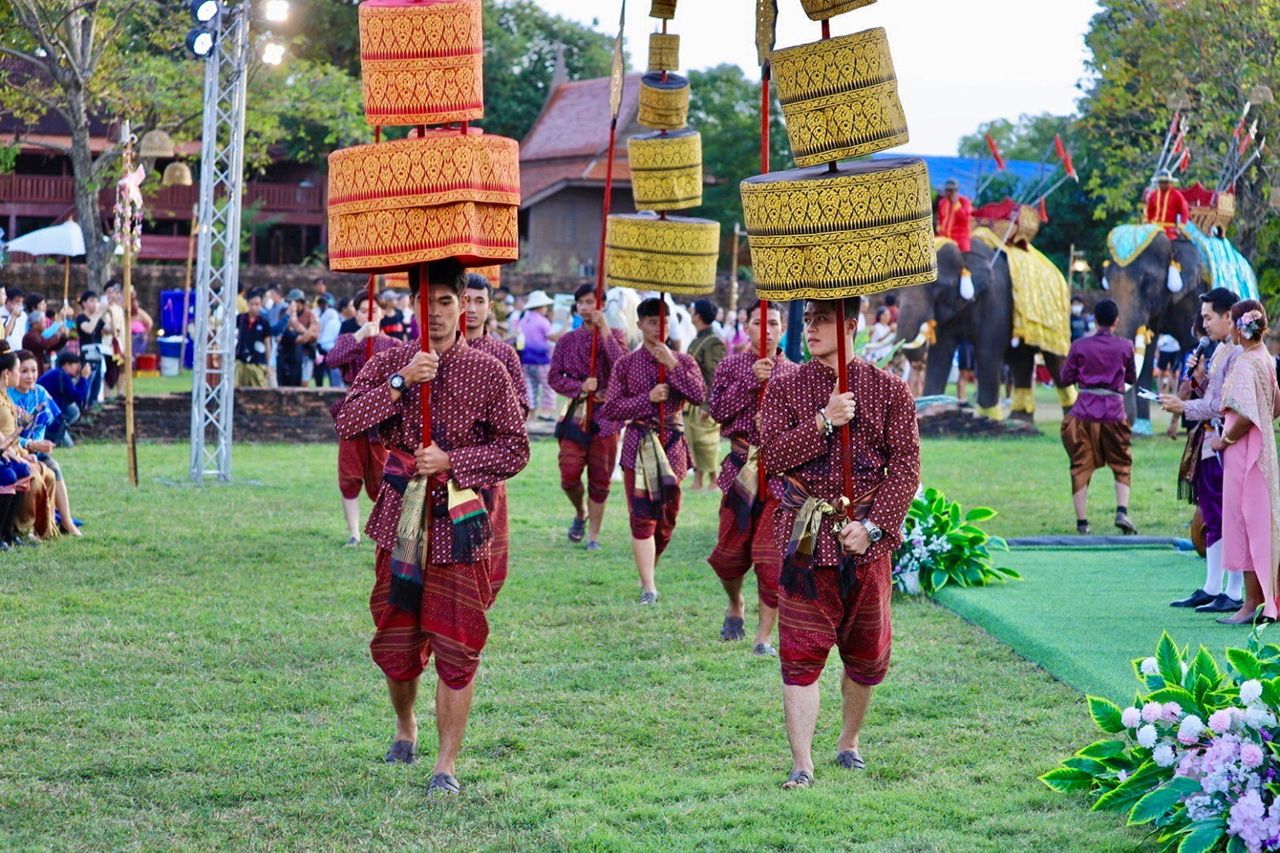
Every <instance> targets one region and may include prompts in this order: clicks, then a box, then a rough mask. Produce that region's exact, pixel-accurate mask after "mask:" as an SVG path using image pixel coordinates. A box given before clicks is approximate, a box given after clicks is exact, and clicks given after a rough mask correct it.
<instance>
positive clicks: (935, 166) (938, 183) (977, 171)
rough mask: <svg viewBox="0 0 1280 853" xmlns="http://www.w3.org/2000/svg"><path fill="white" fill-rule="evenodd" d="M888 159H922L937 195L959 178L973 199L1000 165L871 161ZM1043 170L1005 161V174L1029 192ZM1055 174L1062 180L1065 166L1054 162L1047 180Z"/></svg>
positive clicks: (928, 158)
mask: <svg viewBox="0 0 1280 853" xmlns="http://www.w3.org/2000/svg"><path fill="white" fill-rule="evenodd" d="M886 157H919V158H920V159H921V160H923V161H924V162H925V165H926V166H928V168H929V183H930V184H931V185H932V186H933V189H934V190H935V191H936V192H942V185H943V183H945V182H946V180H947V179H948V178H955V179H956V180H957V181H958V182H959V183H960V194H961V195H966V196H968V197H969V198H976V197H977V195H978V181H979V180H985V179H987V178H989V177H990V176H991V173H992V172H994V171H996V161H995V160H992V159H991V158H990V157H982V158H979V157H943V156H934V155H921V154H906V153H899V152H897V151H895V152H893V153H892V154H889V153H886V154H873V155H872V157H871V159H873V160H880V159H883V158H886ZM1040 169H1041V167H1040V164H1039V163H1032V162H1031V161H1030V160H1005V174H1010V175H1014V176H1015V177H1017V178H1018V183H1019V185H1020V186H1023V187H1026V188H1030V187H1032V186H1034V185H1035V184H1037V183H1039V182H1040ZM1055 171H1056V172H1057V173H1058V177H1061V176H1062V166H1061V164H1060V163H1058V162H1057V161H1056V160H1050V161H1049V162H1048V163H1046V164H1045V165H1044V176H1045V177H1049V176H1050V175H1051V174H1052V173H1053V172H1055ZM1055 180H1056V178H1055ZM1046 189H1048V187H1046Z"/></svg>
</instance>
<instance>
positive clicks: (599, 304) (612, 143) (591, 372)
mask: <svg viewBox="0 0 1280 853" xmlns="http://www.w3.org/2000/svg"><path fill="white" fill-rule="evenodd" d="M617 144H618V117H617V116H614V117H613V120H612V121H611V122H610V123H609V161H608V163H606V164H605V167H604V208H603V219H601V221H600V255H599V259H598V261H597V262H596V311H597V312H600V311H603V310H604V253H605V239H606V237H607V235H608V233H609V209H610V208H611V207H612V204H613V154H614V149H615V148H616V147H617ZM599 350H600V327H599V326H596V325H595V324H594V323H593V324H592V326H591V355H590V357H589V359H588V362H587V376H589V377H591V376H595V375H596V355H597V353H598V352H599ZM595 399H596V395H595V394H594V393H591V394H588V395H587V414H586V420H584V421H583V424H584V428H585V430H586V432H587V434H588V435H590V434H591V410H592V408H593V407H594V405H595Z"/></svg>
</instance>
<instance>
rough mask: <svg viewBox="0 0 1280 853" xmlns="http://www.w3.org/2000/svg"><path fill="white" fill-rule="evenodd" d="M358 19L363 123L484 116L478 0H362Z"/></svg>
mask: <svg viewBox="0 0 1280 853" xmlns="http://www.w3.org/2000/svg"><path fill="white" fill-rule="evenodd" d="M359 19H360V77H361V83H362V87H363V90H364V112H365V120H366V121H367V122H368V123H369V124H371V125H376V126H385V125H409V124H428V125H430V124H449V123H451V122H461V121H473V120H476V119H480V118H484V41H483V38H482V31H481V20H480V0H418V2H411V0H365V2H363V3H361V4H360V6H359Z"/></svg>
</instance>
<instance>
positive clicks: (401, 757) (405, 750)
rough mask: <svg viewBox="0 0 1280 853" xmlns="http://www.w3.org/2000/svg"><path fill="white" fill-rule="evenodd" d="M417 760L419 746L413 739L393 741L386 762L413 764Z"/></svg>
mask: <svg viewBox="0 0 1280 853" xmlns="http://www.w3.org/2000/svg"><path fill="white" fill-rule="evenodd" d="M417 760H418V746H417V744H415V743H414V742H413V741H408V740H397V741H393V742H392V743H391V749H389V750H387V757H386V762H387V763H388V764H412V763H413V762H415V761H417Z"/></svg>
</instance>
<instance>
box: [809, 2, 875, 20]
mask: <svg viewBox="0 0 1280 853" xmlns="http://www.w3.org/2000/svg"><path fill="white" fill-rule="evenodd" d="M800 2H801V4H802V5H803V6H804V13H805V14H806V15H808V16H809V20H811V21H825V20H827V19H829V18H834V17H835V16H836V15H843V14H844V13H845V12H852V11H853V10H854V9H861V8H862V7H863V6H870V5H871V4H872V3H874V2H876V0H800Z"/></svg>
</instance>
